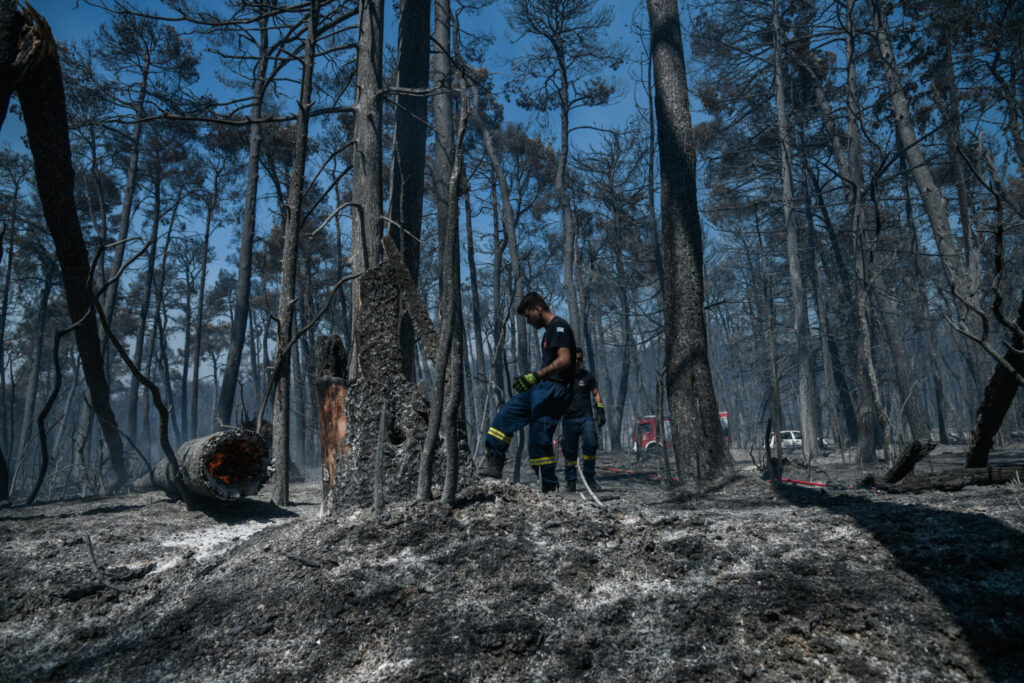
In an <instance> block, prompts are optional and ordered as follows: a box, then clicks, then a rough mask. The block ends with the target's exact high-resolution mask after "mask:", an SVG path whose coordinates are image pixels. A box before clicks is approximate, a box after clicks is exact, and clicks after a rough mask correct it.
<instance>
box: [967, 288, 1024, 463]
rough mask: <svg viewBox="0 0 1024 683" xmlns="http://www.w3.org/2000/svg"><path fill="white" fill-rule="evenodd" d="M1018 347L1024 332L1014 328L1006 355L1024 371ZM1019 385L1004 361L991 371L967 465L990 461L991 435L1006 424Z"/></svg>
mask: <svg viewBox="0 0 1024 683" xmlns="http://www.w3.org/2000/svg"><path fill="white" fill-rule="evenodd" d="M1017 328H1018V329H1024V292H1021V298H1020V306H1019V307H1018V308H1017ZM1018 349H1024V336H1021V335H1020V334H1017V333H1016V331H1015V332H1014V334H1013V335H1012V338H1011V340H1010V344H1009V346H1008V348H1007V349H1006V353H1004V354H1003V359H1004V360H1005V361H1006V362H1007V363H1009V364H1010V365H1011V366H1012V367H1013V368H1015V369H1016V370H1017V372H1018V373H1020V374H1021V375H1024V354H1022V353H1021V352H1020V351H1019V350H1018ZM1018 389H1020V383H1019V382H1018V381H1017V378H1016V377H1014V376H1013V373H1012V372H1010V370H1009V369H1007V367H1006V366H1005V365H1004V364H1003V363H996V370H995V372H994V373H992V378H991V379H989V381H988V385H987V386H986V387H985V396H984V397H983V398H982V400H981V405H980V406H978V412H977V416H976V417H975V422H974V429H973V430H971V447H970V450H968V451H967V462H966V464H965V466H966V467H984V466H985V465H986V464H988V453H989V451H990V450H992V439H994V438H995V435H996V433H997V432H998V431H999V428H1000V427H1001V426H1002V425H1003V419H1004V418H1005V417H1006V413H1007V411H1009V410H1010V404H1011V403H1012V402H1013V397H1014V396H1016V395H1017V390H1018Z"/></svg>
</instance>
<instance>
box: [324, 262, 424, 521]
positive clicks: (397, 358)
mask: <svg viewBox="0 0 1024 683" xmlns="http://www.w3.org/2000/svg"><path fill="white" fill-rule="evenodd" d="M361 280H362V282H361V283H360V286H359V293H360V296H361V300H360V301H359V302H357V304H358V308H357V309H356V315H357V316H358V320H357V321H356V325H357V326H358V329H359V333H360V346H359V347H358V353H359V354H360V356H361V358H360V359H359V370H360V374H359V379H358V380H357V381H355V382H353V383H351V384H350V385H349V388H348V397H347V401H348V403H347V413H348V448H347V449H346V450H345V452H344V456H343V457H342V458H341V459H340V460H339V461H338V462H337V477H336V482H337V483H336V489H337V493H336V496H335V501H334V502H335V504H345V505H359V506H368V505H370V504H371V503H372V502H373V474H374V472H373V470H374V463H373V460H374V452H375V450H376V447H377V435H378V432H379V425H380V409H381V406H382V404H384V403H387V406H388V419H387V424H388V425H389V426H388V433H387V435H386V438H385V444H384V454H383V456H382V472H383V480H384V492H383V493H384V497H385V499H386V500H409V499H412V498H414V497H415V495H416V484H417V472H418V466H419V460H420V452H421V449H422V445H423V440H424V437H425V435H426V428H427V414H428V411H429V407H428V405H427V399H426V396H425V395H424V394H423V390H422V389H421V388H420V387H419V386H418V385H414V384H412V383H411V382H409V380H408V379H406V377H405V374H404V373H403V372H402V353H401V347H400V345H399V340H398V330H397V326H396V325H395V320H396V319H397V315H398V305H399V291H400V290H399V288H398V286H397V285H396V283H395V282H394V280H393V278H392V277H390V274H389V272H388V269H387V267H386V266H377V267H375V268H371V269H370V270H367V271H366V272H364V273H363V275H362V277H361ZM409 308H410V309H411V308H412V307H411V306H410V307H409ZM414 322H416V320H415V318H414ZM420 335H421V336H423V333H422V331H421V333H420ZM350 365H351V364H350Z"/></svg>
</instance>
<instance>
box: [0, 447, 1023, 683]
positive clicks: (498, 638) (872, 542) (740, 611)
mask: <svg viewBox="0 0 1024 683" xmlns="http://www.w3.org/2000/svg"><path fill="white" fill-rule="evenodd" d="M961 457H962V456H960V455H958V454H956V453H953V452H950V451H949V450H948V449H946V451H945V452H944V451H942V450H939V451H936V452H935V453H933V454H932V455H930V456H929V457H928V459H927V460H926V461H924V462H923V463H921V464H919V465H918V471H921V470H922V469H923V470H924V471H928V470H929V469H941V468H942V467H945V466H954V465H955V464H959V462H962V459H961ZM744 459H747V456H746V455H745V454H740V453H737V462H738V468H737V473H736V476H735V477H733V478H731V479H730V480H728V481H726V482H724V483H719V484H718V485H716V486H714V487H712V488H711V490H709V491H706V492H704V493H703V495H702V496H700V497H694V496H693V495H688V494H687V493H685V492H681V491H680V490H679V489H677V490H675V491H673V492H671V493H667V492H666V491H665V490H663V489H662V488H661V487H660V485H659V483H658V482H657V481H655V480H654V479H653V478H651V477H648V476H644V475H634V474H626V473H614V472H610V471H607V470H603V471H601V472H600V474H599V477H600V480H601V482H602V484H603V486H604V487H605V491H603V492H602V493H600V494H599V495H600V497H601V499H602V501H603V503H604V506H603V507H600V506H597V505H595V504H593V503H592V502H587V501H585V500H583V499H582V498H581V497H580V496H579V495H570V494H567V493H562V492H560V493H557V494H555V495H547V496H542V495H541V494H540V493H539V492H538V491H537V490H536V488H534V486H533V485H532V482H531V481H529V480H527V481H525V482H524V483H523V484H512V483H511V482H487V483H481V484H476V485H473V486H471V487H469V488H467V489H466V490H464V491H463V492H462V493H461V495H460V496H459V501H458V504H457V505H456V506H455V507H454V508H453V509H449V508H447V507H446V506H443V505H440V504H438V503H431V504H410V503H392V504H390V505H389V506H388V510H389V513H390V518H389V519H387V520H385V521H382V520H379V519H377V518H375V517H374V516H373V515H372V513H371V512H370V511H369V510H362V509H360V510H352V509H348V510H346V509H341V510H339V512H338V514H337V515H336V516H335V517H333V518H331V519H329V520H325V521H318V520H317V519H316V518H315V517H316V512H317V509H318V503H319V492H318V485H317V484H303V485H299V486H295V487H293V503H294V504H293V505H292V506H290V507H288V508H287V509H280V508H277V507H275V506H274V505H272V504H271V503H269V502H268V501H267V500H266V499H265V498H262V497H261V498H257V499H254V500H249V501H243V502H241V503H238V504H235V505H231V506H226V507H221V508H216V509H211V510H206V511H191V512H190V511H188V510H186V508H185V507H184V506H183V505H182V504H181V503H178V502H172V501H170V500H168V499H167V498H166V497H164V495H163V494H160V493H156V492H153V493H144V494H132V495H124V496H120V497H113V498H103V499H94V500H86V501H81V500H80V501H73V502H61V503H50V504H44V505H37V506H33V507H27V508H17V509H13V510H4V511H0V642H2V643H3V646H2V650H0V679H2V680H4V681H15V680H46V679H76V680H77V679H81V680H131V681H136V680H160V679H167V680H211V679H212V680H346V681H349V680H351V681H363V680H366V681H369V680H374V681H375V680H411V679H441V678H445V679H452V680H482V679H489V680H508V679H529V680H562V679H567V678H587V679H593V680H622V679H643V680H653V679H658V680H665V679H670V680H721V681H735V680H755V681H790V680H829V681H854V680H856V681H862V680H902V681H947V680H1024V645H1022V643H1021V634H1022V633H1024V508H1022V504H1024V489H1022V488H1021V487H1020V486H1019V485H1014V484H1006V485H998V486H975V487H968V488H965V489H963V490H961V491H957V492H952V493H938V492H936V493H926V494H920V495H898V494H889V493H881V492H877V491H871V490H864V489H856V488H845V487H846V486H848V485H849V484H852V483H854V482H856V481H858V480H859V479H860V478H861V477H862V476H863V472H860V471H859V470H858V469H857V468H855V467H853V466H851V465H844V464H842V463H841V462H839V459H838V458H837V457H836V456H833V457H831V458H829V459H827V460H826V461H822V462H823V469H820V470H816V471H811V472H806V471H799V472H794V471H790V472H789V473H788V475H789V476H792V477H793V478H796V479H804V478H805V477H806V478H808V479H810V480H814V481H826V480H829V481H831V482H833V483H834V484H835V485H836V486H835V488H822V487H814V488H810V487H801V486H796V485H772V484H769V483H767V482H765V481H763V480H761V479H760V478H759V477H758V473H757V472H756V471H754V470H753V468H752V467H751V466H749V460H747V465H746V466H744V463H743V462H742V461H743V460H744ZM1007 459H1009V460H1011V461H1013V462H1022V461H1024V455H1022V453H1021V452H1020V450H1017V451H1016V452H1011V453H1008V454H1004V458H1003V460H1004V462H1005V461H1006V460H1007ZM600 460H601V462H600V463H599V464H601V465H605V466H617V468H618V469H624V468H629V467H630V466H631V465H632V463H631V462H630V461H629V458H628V456H626V455H624V454H623V455H620V456H619V457H617V458H616V457H612V456H608V455H605V454H602V455H601V456H600ZM993 464H995V463H993ZM644 465H646V466H647V467H648V468H650V464H649V463H641V464H640V467H641V468H643V467H644ZM90 546H91V547H92V549H93V553H94V555H95V566H94V564H93V562H92V560H91V559H90Z"/></svg>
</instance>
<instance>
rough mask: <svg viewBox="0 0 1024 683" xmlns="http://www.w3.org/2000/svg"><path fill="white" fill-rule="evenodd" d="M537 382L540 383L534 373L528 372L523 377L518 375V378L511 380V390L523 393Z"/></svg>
mask: <svg viewBox="0 0 1024 683" xmlns="http://www.w3.org/2000/svg"><path fill="white" fill-rule="evenodd" d="M538 381H540V378H539V377H537V375H536V374H535V373H532V372H528V373H526V374H525V375H519V377H516V378H515V379H514V380H512V388H513V389H515V390H516V391H517V392H519V393H523V392H524V391H526V390H527V389H529V388H530V387H532V386H533V385H534V384H536V383H537V382H538Z"/></svg>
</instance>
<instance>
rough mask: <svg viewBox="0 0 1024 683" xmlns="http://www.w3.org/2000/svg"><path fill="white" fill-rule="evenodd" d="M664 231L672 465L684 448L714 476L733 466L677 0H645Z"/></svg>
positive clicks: (679, 463)
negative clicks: (711, 315) (708, 313)
mask: <svg viewBox="0 0 1024 683" xmlns="http://www.w3.org/2000/svg"><path fill="white" fill-rule="evenodd" d="M647 10H648V14H649V17H650V26H651V54H652V58H653V60H654V86H655V110H656V114H657V119H658V151H659V155H660V160H661V216H662V224H663V226H664V230H665V261H666V263H665V266H666V268H665V271H666V279H665V285H666V291H665V322H666V335H665V336H666V353H665V363H666V368H667V372H668V377H667V388H668V397H669V408H670V412H671V415H672V422H673V424H674V426H675V427H676V429H675V430H673V433H674V434H673V438H674V442H675V452H676V461H677V465H679V466H680V468H679V469H680V471H682V467H681V465H682V460H683V458H684V457H685V456H686V455H687V454H688V455H691V457H693V458H695V459H696V461H697V463H698V466H699V471H701V472H703V473H704V474H705V476H709V477H710V476H714V475H717V474H720V473H722V472H724V471H727V470H730V469H731V468H732V461H731V458H730V456H729V452H728V450H727V449H726V448H725V440H724V438H723V436H722V424H721V422H720V421H719V419H718V402H717V400H716V399H715V388H714V385H713V384H712V381H711V368H710V366H709V363H708V354H707V329H706V322H705V319H704V269H703V264H704V244H703V236H702V233H701V225H700V215H699V214H698V211H697V179H696V156H695V151H694V140H693V129H692V125H691V120H690V103H689V91H688V89H687V85H686V64H685V61H684V57H683V43H682V33H681V29H680V24H679V8H678V6H677V4H676V0H647Z"/></svg>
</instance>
